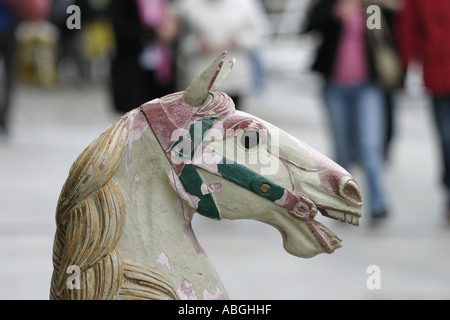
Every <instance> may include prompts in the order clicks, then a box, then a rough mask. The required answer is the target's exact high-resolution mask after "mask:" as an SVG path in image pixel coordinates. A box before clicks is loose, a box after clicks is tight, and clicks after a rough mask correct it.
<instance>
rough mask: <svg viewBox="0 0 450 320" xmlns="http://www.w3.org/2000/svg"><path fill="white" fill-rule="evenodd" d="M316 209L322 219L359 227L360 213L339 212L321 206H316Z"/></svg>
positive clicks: (338, 210)
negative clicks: (326, 218) (325, 218)
mask: <svg viewBox="0 0 450 320" xmlns="http://www.w3.org/2000/svg"><path fill="white" fill-rule="evenodd" d="M317 209H318V210H319V212H320V213H321V214H322V215H323V216H324V217H328V218H331V219H335V220H339V221H342V222H346V223H349V224H352V225H354V226H359V218H361V213H359V212H355V211H346V210H340V209H336V208H332V207H327V206H321V205H318V206H317Z"/></svg>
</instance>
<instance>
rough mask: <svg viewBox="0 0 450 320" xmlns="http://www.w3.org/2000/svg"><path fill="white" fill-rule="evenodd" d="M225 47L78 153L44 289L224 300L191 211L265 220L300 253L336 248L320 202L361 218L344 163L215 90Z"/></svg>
mask: <svg viewBox="0 0 450 320" xmlns="http://www.w3.org/2000/svg"><path fill="white" fill-rule="evenodd" d="M225 56H226V53H224V54H222V55H221V56H220V57H219V58H218V59H217V60H216V61H214V62H213V63H212V64H211V65H210V67H209V68H207V69H206V70H205V71H204V72H203V73H202V74H201V75H200V76H199V77H198V78H197V79H196V80H195V81H194V82H193V83H192V84H191V85H190V86H189V88H188V89H187V90H186V91H184V92H178V93H174V94H171V95H168V96H164V97H162V98H159V99H155V100H152V101H150V102H147V103H145V104H143V105H142V106H140V107H139V108H136V109H134V110H132V111H130V112H129V113H127V114H125V115H124V116H122V117H121V118H120V119H118V120H117V121H116V122H115V123H113V124H112V125H111V126H110V127H109V128H108V129H107V130H106V131H105V132H104V133H103V134H102V135H100V137H98V138H97V139H96V140H95V141H93V142H92V143H91V144H90V145H89V146H88V147H87V148H86V149H85V150H84V151H83V152H82V153H81V154H80V155H79V157H78V158H77V159H76V161H75V162H74V164H73V165H72V167H71V169H70V172H69V176H68V178H67V180H66V182H65V184H64V186H63V189H62V191H61V194H60V198H59V201H58V204H57V212H56V226H57V230H56V234H55V239H54V247H53V266H54V270H53V276H52V280H51V290H50V298H51V299H227V298H228V296H227V293H226V291H225V288H224V286H223V284H222V283H221V281H220V279H219V277H218V275H217V274H216V271H215V269H214V267H213V266H212V264H211V263H210V261H209V259H208V258H207V256H206V254H205V252H204V251H203V249H202V247H201V245H200V244H199V242H198V241H197V239H196V236H195V234H194V232H193V229H192V227H191V220H192V218H193V216H194V214H195V213H199V214H201V215H203V216H206V217H208V218H212V219H218V220H220V219H253V220H257V221H261V222H264V223H267V224H269V225H272V226H274V227H275V228H276V229H278V230H279V231H280V233H281V235H282V240H283V246H284V248H285V250H286V251H287V252H289V253H291V254H293V255H295V256H298V257H304V258H308V257H313V256H315V255H317V254H319V253H332V252H333V251H334V250H335V249H336V248H338V247H340V242H341V239H340V238H339V237H338V236H337V235H336V234H334V233H333V232H332V231H331V230H329V229H328V228H327V227H325V226H324V225H323V224H321V223H320V222H318V221H316V220H315V219H314V218H315V216H316V214H317V213H318V212H320V213H321V214H322V215H323V216H326V217H329V218H333V219H337V220H341V221H343V222H347V223H350V224H352V225H358V219H359V218H360V216H361V207H362V197H361V193H360V190H359V187H358V184H357V183H356V182H355V181H354V179H353V178H352V176H351V175H350V174H349V173H348V172H346V171H345V170H344V169H343V168H341V167H340V166H338V165H337V164H336V163H334V162H333V161H331V160H330V159H328V158H327V157H325V156H324V155H322V154H320V153H319V152H317V151H315V150H314V149H313V148H311V147H310V146H308V145H306V144H304V143H302V142H301V141H299V140H298V139H296V138H295V137H293V136H291V135H289V134H287V133H285V132H284V131H282V130H280V129H279V128H277V127H275V126H274V125H272V124H270V123H268V122H266V121H263V120H261V119H258V118H256V117H254V116H251V115H249V114H247V113H244V112H240V111H236V110H235V108H234V103H233V101H232V100H231V98H229V97H228V96H227V95H226V94H225V93H222V92H218V91H217V89H218V88H219V86H220V84H221V83H222V82H223V81H224V80H225V79H226V77H227V74H228V73H229V72H230V70H231V69H232V67H233V64H234V60H231V61H229V62H225ZM73 270H75V271H76V272H75V271H73ZM72 271H73V272H72Z"/></svg>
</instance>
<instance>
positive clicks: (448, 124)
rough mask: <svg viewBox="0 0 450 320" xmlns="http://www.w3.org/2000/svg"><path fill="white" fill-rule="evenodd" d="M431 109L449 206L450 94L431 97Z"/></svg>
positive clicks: (449, 204)
mask: <svg viewBox="0 0 450 320" xmlns="http://www.w3.org/2000/svg"><path fill="white" fill-rule="evenodd" d="M433 111H434V116H435V120H436V125H437V131H438V134H439V140H440V145H441V150H442V152H441V153H442V161H443V162H442V163H443V182H444V185H445V187H446V188H447V197H448V206H449V208H450V95H447V96H435V97H433Z"/></svg>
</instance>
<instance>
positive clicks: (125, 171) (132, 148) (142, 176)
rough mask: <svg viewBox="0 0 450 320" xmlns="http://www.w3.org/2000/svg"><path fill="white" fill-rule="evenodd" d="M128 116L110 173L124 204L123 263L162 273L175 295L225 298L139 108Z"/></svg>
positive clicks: (121, 242) (164, 159)
mask: <svg viewBox="0 0 450 320" xmlns="http://www.w3.org/2000/svg"><path fill="white" fill-rule="evenodd" d="M134 122H135V125H133V126H134V127H136V128H133V129H132V130H134V132H133V131H132V134H131V140H130V144H129V146H128V150H127V152H126V154H125V155H124V157H123V159H122V161H121V163H120V164H119V167H118V168H117V171H116V174H115V177H114V178H115V180H116V181H117V183H118V185H119V187H120V189H121V190H122V194H123V196H124V201H125V205H126V223H125V226H124V230H123V233H122V235H121V238H120V240H119V243H118V249H119V252H120V254H121V256H122V257H123V259H124V260H125V261H126V262H127V263H135V264H137V265H143V266H146V267H149V268H151V269H152V270H158V271H159V272H160V273H162V274H164V275H166V276H167V277H168V279H169V280H170V282H171V286H172V288H173V290H174V291H176V292H177V295H178V297H179V298H184V299H190V298H194V299H208V298H225V297H226V292H225V290H224V288H223V285H222V283H221V281H220V279H219V277H218V276H217V274H216V271H215V269H214V267H213V266H212V265H211V263H210V261H209V259H208V258H207V256H206V255H205V253H204V252H203V249H202V248H201V247H200V245H199V244H198V242H197V240H196V238H195V235H194V233H193V231H192V228H191V218H192V214H193V212H192V211H191V208H189V207H188V206H187V205H186V204H185V203H184V202H182V201H181V200H180V199H179V197H178V196H177V194H176V193H175V192H174V190H173V189H172V187H171V186H170V181H169V176H168V174H169V172H170V164H169V162H168V161H167V158H166V156H165V154H164V153H163V152H162V150H161V147H160V145H159V143H158V141H157V139H156V138H155V136H154V135H153V132H152V130H151V129H150V128H149V127H146V126H145V125H144V123H143V119H142V115H141V114H136V117H135V119H134ZM144 128H145V130H144ZM139 130H140V131H141V132H138V131H139ZM142 131H143V132H142ZM134 139H136V140H134Z"/></svg>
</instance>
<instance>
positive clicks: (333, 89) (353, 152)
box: [324, 82, 387, 214]
mask: <svg viewBox="0 0 450 320" xmlns="http://www.w3.org/2000/svg"><path fill="white" fill-rule="evenodd" d="M324 96H325V103H326V106H327V109H328V111H329V115H330V121H331V128H332V130H333V137H334V143H335V148H336V149H335V152H336V159H335V160H336V162H337V163H338V164H339V165H341V166H342V167H343V168H344V169H346V170H347V171H350V170H349V169H350V165H351V163H352V161H353V160H357V161H359V162H360V164H361V165H362V167H363V169H364V171H365V173H366V175H367V179H368V187H369V190H368V191H369V196H370V199H369V204H370V209H371V212H372V214H375V213H381V212H386V210H387V208H386V206H387V204H386V200H385V195H384V192H383V188H382V183H381V179H382V173H383V169H384V153H383V148H384V133H385V130H384V129H385V112H386V111H385V108H384V98H383V92H382V90H381V89H380V88H379V87H378V86H376V85H375V84H371V83H366V84H358V85H341V84H337V83H333V82H329V83H327V84H326V86H325V92H324Z"/></svg>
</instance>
